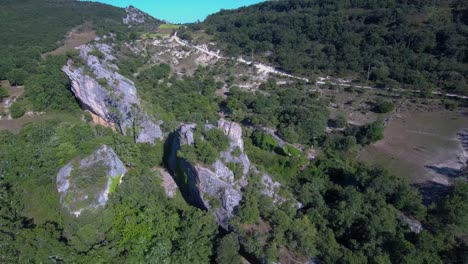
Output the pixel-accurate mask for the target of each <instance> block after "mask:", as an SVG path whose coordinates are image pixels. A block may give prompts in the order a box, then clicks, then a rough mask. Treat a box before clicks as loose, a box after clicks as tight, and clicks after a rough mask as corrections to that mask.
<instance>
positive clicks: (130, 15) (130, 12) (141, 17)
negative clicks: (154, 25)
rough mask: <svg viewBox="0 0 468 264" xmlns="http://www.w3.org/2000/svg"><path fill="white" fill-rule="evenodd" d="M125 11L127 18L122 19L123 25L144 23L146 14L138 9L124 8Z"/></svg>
mask: <svg viewBox="0 0 468 264" xmlns="http://www.w3.org/2000/svg"><path fill="white" fill-rule="evenodd" d="M125 11H126V12H127V16H126V17H125V18H124V19H123V23H124V24H127V25H132V24H143V23H145V16H146V14H145V13H143V12H142V11H141V10H139V9H138V8H135V7H133V6H128V7H127V8H125Z"/></svg>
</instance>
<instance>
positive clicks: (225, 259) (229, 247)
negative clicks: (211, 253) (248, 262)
mask: <svg viewBox="0 0 468 264" xmlns="http://www.w3.org/2000/svg"><path fill="white" fill-rule="evenodd" d="M239 250H240V245H239V238H238V237H237V235H236V234H235V233H230V234H228V235H226V236H224V237H223V238H221V240H220V241H219V244H218V247H217V249H216V252H217V253H216V263H219V264H221V263H222V264H240V263H242V261H241V256H240V255H239Z"/></svg>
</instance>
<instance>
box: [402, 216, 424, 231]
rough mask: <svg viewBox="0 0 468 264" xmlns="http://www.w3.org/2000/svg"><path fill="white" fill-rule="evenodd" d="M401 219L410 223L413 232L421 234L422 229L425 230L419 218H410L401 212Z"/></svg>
mask: <svg viewBox="0 0 468 264" xmlns="http://www.w3.org/2000/svg"><path fill="white" fill-rule="evenodd" d="M400 220H401V221H403V222H405V223H406V224H407V225H408V227H409V229H410V230H411V232H413V233H416V234H419V233H420V232H421V231H423V230H424V228H423V226H422V224H421V222H419V221H418V220H415V219H412V218H409V217H408V216H406V215H405V214H403V213H401V214H400Z"/></svg>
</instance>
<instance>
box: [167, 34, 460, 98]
mask: <svg viewBox="0 0 468 264" xmlns="http://www.w3.org/2000/svg"><path fill="white" fill-rule="evenodd" d="M170 40H171V41H175V42H177V43H178V44H180V45H183V46H186V47H189V48H192V49H196V50H198V51H200V52H203V53H205V54H207V55H209V56H213V57H215V58H217V59H226V58H225V57H223V56H221V55H219V53H220V52H219V51H217V52H213V51H210V50H208V48H207V47H206V46H195V45H192V44H190V43H189V42H188V41H184V40H181V39H180V38H179V37H178V36H177V32H175V33H174V35H173V36H172V37H171V39H170ZM237 61H238V62H240V63H244V64H247V65H253V66H254V67H255V68H257V70H258V71H259V72H261V73H269V74H274V75H279V76H283V77H288V78H293V79H297V80H301V81H304V82H309V79H307V78H304V77H300V76H295V75H291V74H288V73H285V72H282V71H280V70H278V69H276V68H274V67H272V66H269V65H266V64H263V63H258V62H254V61H248V60H245V59H243V58H241V57H240V58H237ZM316 83H317V84H319V85H325V84H331V85H336V86H341V87H351V86H352V87H354V88H357V89H367V90H392V91H395V92H410V93H420V92H421V91H420V90H408V89H401V88H395V89H385V88H378V87H375V86H366V85H354V84H350V81H349V80H348V81H347V80H341V79H337V78H331V77H329V76H327V77H319V78H318V80H317V81H316ZM432 94H433V95H441V96H446V97H451V98H458V99H464V100H467V99H468V96H465V95H458V94H452V93H444V92H440V91H434V92H432Z"/></svg>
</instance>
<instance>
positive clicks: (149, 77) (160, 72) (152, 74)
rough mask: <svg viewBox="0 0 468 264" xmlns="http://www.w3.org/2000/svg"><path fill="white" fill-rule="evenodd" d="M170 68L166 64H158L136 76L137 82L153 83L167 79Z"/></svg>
mask: <svg viewBox="0 0 468 264" xmlns="http://www.w3.org/2000/svg"><path fill="white" fill-rule="evenodd" d="M170 73H171V67H170V66H169V65H167V64H160V65H156V66H153V67H151V68H148V69H145V70H143V71H141V72H140V73H139V74H138V80H139V81H141V82H145V81H146V82H151V81H152V82H154V81H158V80H161V79H165V78H167V77H169V74H170Z"/></svg>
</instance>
